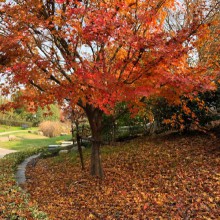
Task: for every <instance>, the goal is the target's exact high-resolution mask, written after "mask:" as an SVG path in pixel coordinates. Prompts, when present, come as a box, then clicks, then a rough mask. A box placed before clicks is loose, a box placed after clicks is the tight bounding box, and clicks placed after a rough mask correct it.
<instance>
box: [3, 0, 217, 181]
mask: <svg viewBox="0 0 220 220" xmlns="http://www.w3.org/2000/svg"><path fill="white" fill-rule="evenodd" d="M0 7H1V9H0V20H1V25H0V63H1V68H0V74H1V77H3V78H4V79H5V83H3V84H2V86H1V87H2V93H3V95H4V94H5V95H6V94H9V93H15V92H17V91H18V90H20V88H21V87H24V88H25V90H26V92H25V93H24V95H23V97H21V99H23V100H25V101H26V102H27V103H29V102H31V101H34V102H35V106H36V107H37V106H45V105H48V104H50V103H54V102H57V103H59V104H60V105H61V104H62V103H68V104H69V106H72V107H73V108H74V106H75V105H78V106H80V107H81V108H82V109H83V110H84V112H85V113H86V115H87V117H88V120H89V123H90V127H91V131H92V138H93V139H92V141H93V146H92V153H91V174H92V175H96V176H99V177H102V176H103V170H102V166H101V158H100V144H101V135H100V134H101V130H102V115H103V113H106V114H111V113H112V111H113V110H114V106H115V104H116V103H119V102H122V101H125V102H127V103H128V106H130V107H131V109H132V111H133V113H134V114H135V113H136V112H137V111H138V109H139V108H140V107H141V106H142V102H141V100H142V99H143V97H150V96H163V97H166V98H167V100H169V101H172V102H175V103H178V102H179V97H180V96H189V97H190V98H193V97H194V95H196V94H197V91H205V90H208V89H213V88H215V85H214V84H213V83H212V79H214V78H215V74H216V72H215V71H212V73H211V74H208V72H207V70H208V65H207V64H206V65H202V64H200V63H198V64H197V65H195V66H190V65H189V62H188V57H189V54H190V51H192V50H194V49H195V48H197V47H198V45H199V44H201V42H204V41H205V40H206V39H208V38H209V31H208V29H209V26H208V25H207V22H208V24H209V25H210V24H211V23H212V22H213V19H211V18H212V17H213V14H215V12H216V10H217V6H216V4H215V3H213V4H207V2H206V1H203V0H200V1H196V3H194V2H193V1H192V2H191V12H190V17H189V15H188V17H187V18H185V22H184V23H183V24H182V25H181V26H180V27H179V28H178V29H171V28H166V27H168V26H169V22H168V18H169V16H170V14H175V13H176V12H179V14H180V15H187V13H186V12H187V10H186V9H187V7H185V4H184V3H183V2H182V1H177V0H167V1H163V0H147V1H139V0H126V1H120V0H112V1H108V0H103V1H98V0H81V1H77V0H57V1H55V0H47V1H43V0H28V1H27V0H13V1H12V0H11V1H5V2H3V3H1V5H0ZM188 18H189V19H188ZM167 25H168V26H167ZM10 104H11V106H15V103H13V104H12V103H10ZM8 105H9V104H8ZM134 106H136V108H134ZM4 107H5V106H4Z"/></svg>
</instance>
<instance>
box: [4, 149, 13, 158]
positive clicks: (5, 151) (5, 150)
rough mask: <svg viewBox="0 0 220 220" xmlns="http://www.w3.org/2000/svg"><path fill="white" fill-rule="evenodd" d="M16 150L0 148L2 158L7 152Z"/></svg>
mask: <svg viewBox="0 0 220 220" xmlns="http://www.w3.org/2000/svg"><path fill="white" fill-rule="evenodd" d="M14 152H16V150H7V149H3V148H0V158H3V157H4V156H5V155H6V154H10V153H14Z"/></svg>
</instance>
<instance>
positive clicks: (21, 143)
mask: <svg viewBox="0 0 220 220" xmlns="http://www.w3.org/2000/svg"><path fill="white" fill-rule="evenodd" d="M16 136H17V135H16ZM70 139H71V136H70V135H67V136H59V137H54V138H46V137H45V138H42V139H39V138H36V139H28V137H26V138H25V136H23V139H21V140H18V141H8V142H1V148H6V149H10V150H19V151H20V150H26V149H28V148H32V147H44V146H48V145H50V144H59V142H60V141H63V140H70Z"/></svg>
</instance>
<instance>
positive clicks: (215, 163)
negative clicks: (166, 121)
mask: <svg viewBox="0 0 220 220" xmlns="http://www.w3.org/2000/svg"><path fill="white" fill-rule="evenodd" d="M219 147H220V144H219V139H213V140H211V139H210V137H208V136H190V137H189V136H188V137H186V136H185V137H172V138H167V137H166V138H160V139H155V140H147V139H138V140H134V141H132V142H130V143H125V144H121V145H120V146H114V147H103V154H102V160H103V166H104V170H105V178H104V179H103V180H102V181H101V180H99V179H96V178H93V177H91V176H90V175H89V157H87V161H86V166H87V170H86V171H85V172H83V173H82V172H81V170H80V164H79V161H76V162H74V159H73V157H71V155H66V156H60V157H55V158H48V159H42V160H40V161H39V162H38V164H37V165H36V167H29V169H28V171H27V174H28V177H29V181H28V183H27V186H26V187H27V189H28V191H29V192H30V193H31V196H32V199H33V200H36V201H37V202H38V204H39V208H40V209H41V210H42V211H45V212H47V213H48V215H49V217H50V219H65V220H66V219H71V220H73V219H111V220H112V219H218V218H219V210H220V209H219V208H220V207H219V206H220V193H219V192H220V181H219V180H220V172H219V171H220V170H219V167H220V166H219V165H220V159H219Z"/></svg>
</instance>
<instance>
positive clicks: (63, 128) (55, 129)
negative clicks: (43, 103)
mask: <svg viewBox="0 0 220 220" xmlns="http://www.w3.org/2000/svg"><path fill="white" fill-rule="evenodd" d="M39 128H40V130H41V131H42V132H43V134H44V136H47V137H56V136H59V135H60V134H61V133H62V132H64V133H69V131H70V128H69V126H67V125H64V124H63V123H61V122H57V121H44V122H41V123H40V125H39Z"/></svg>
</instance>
